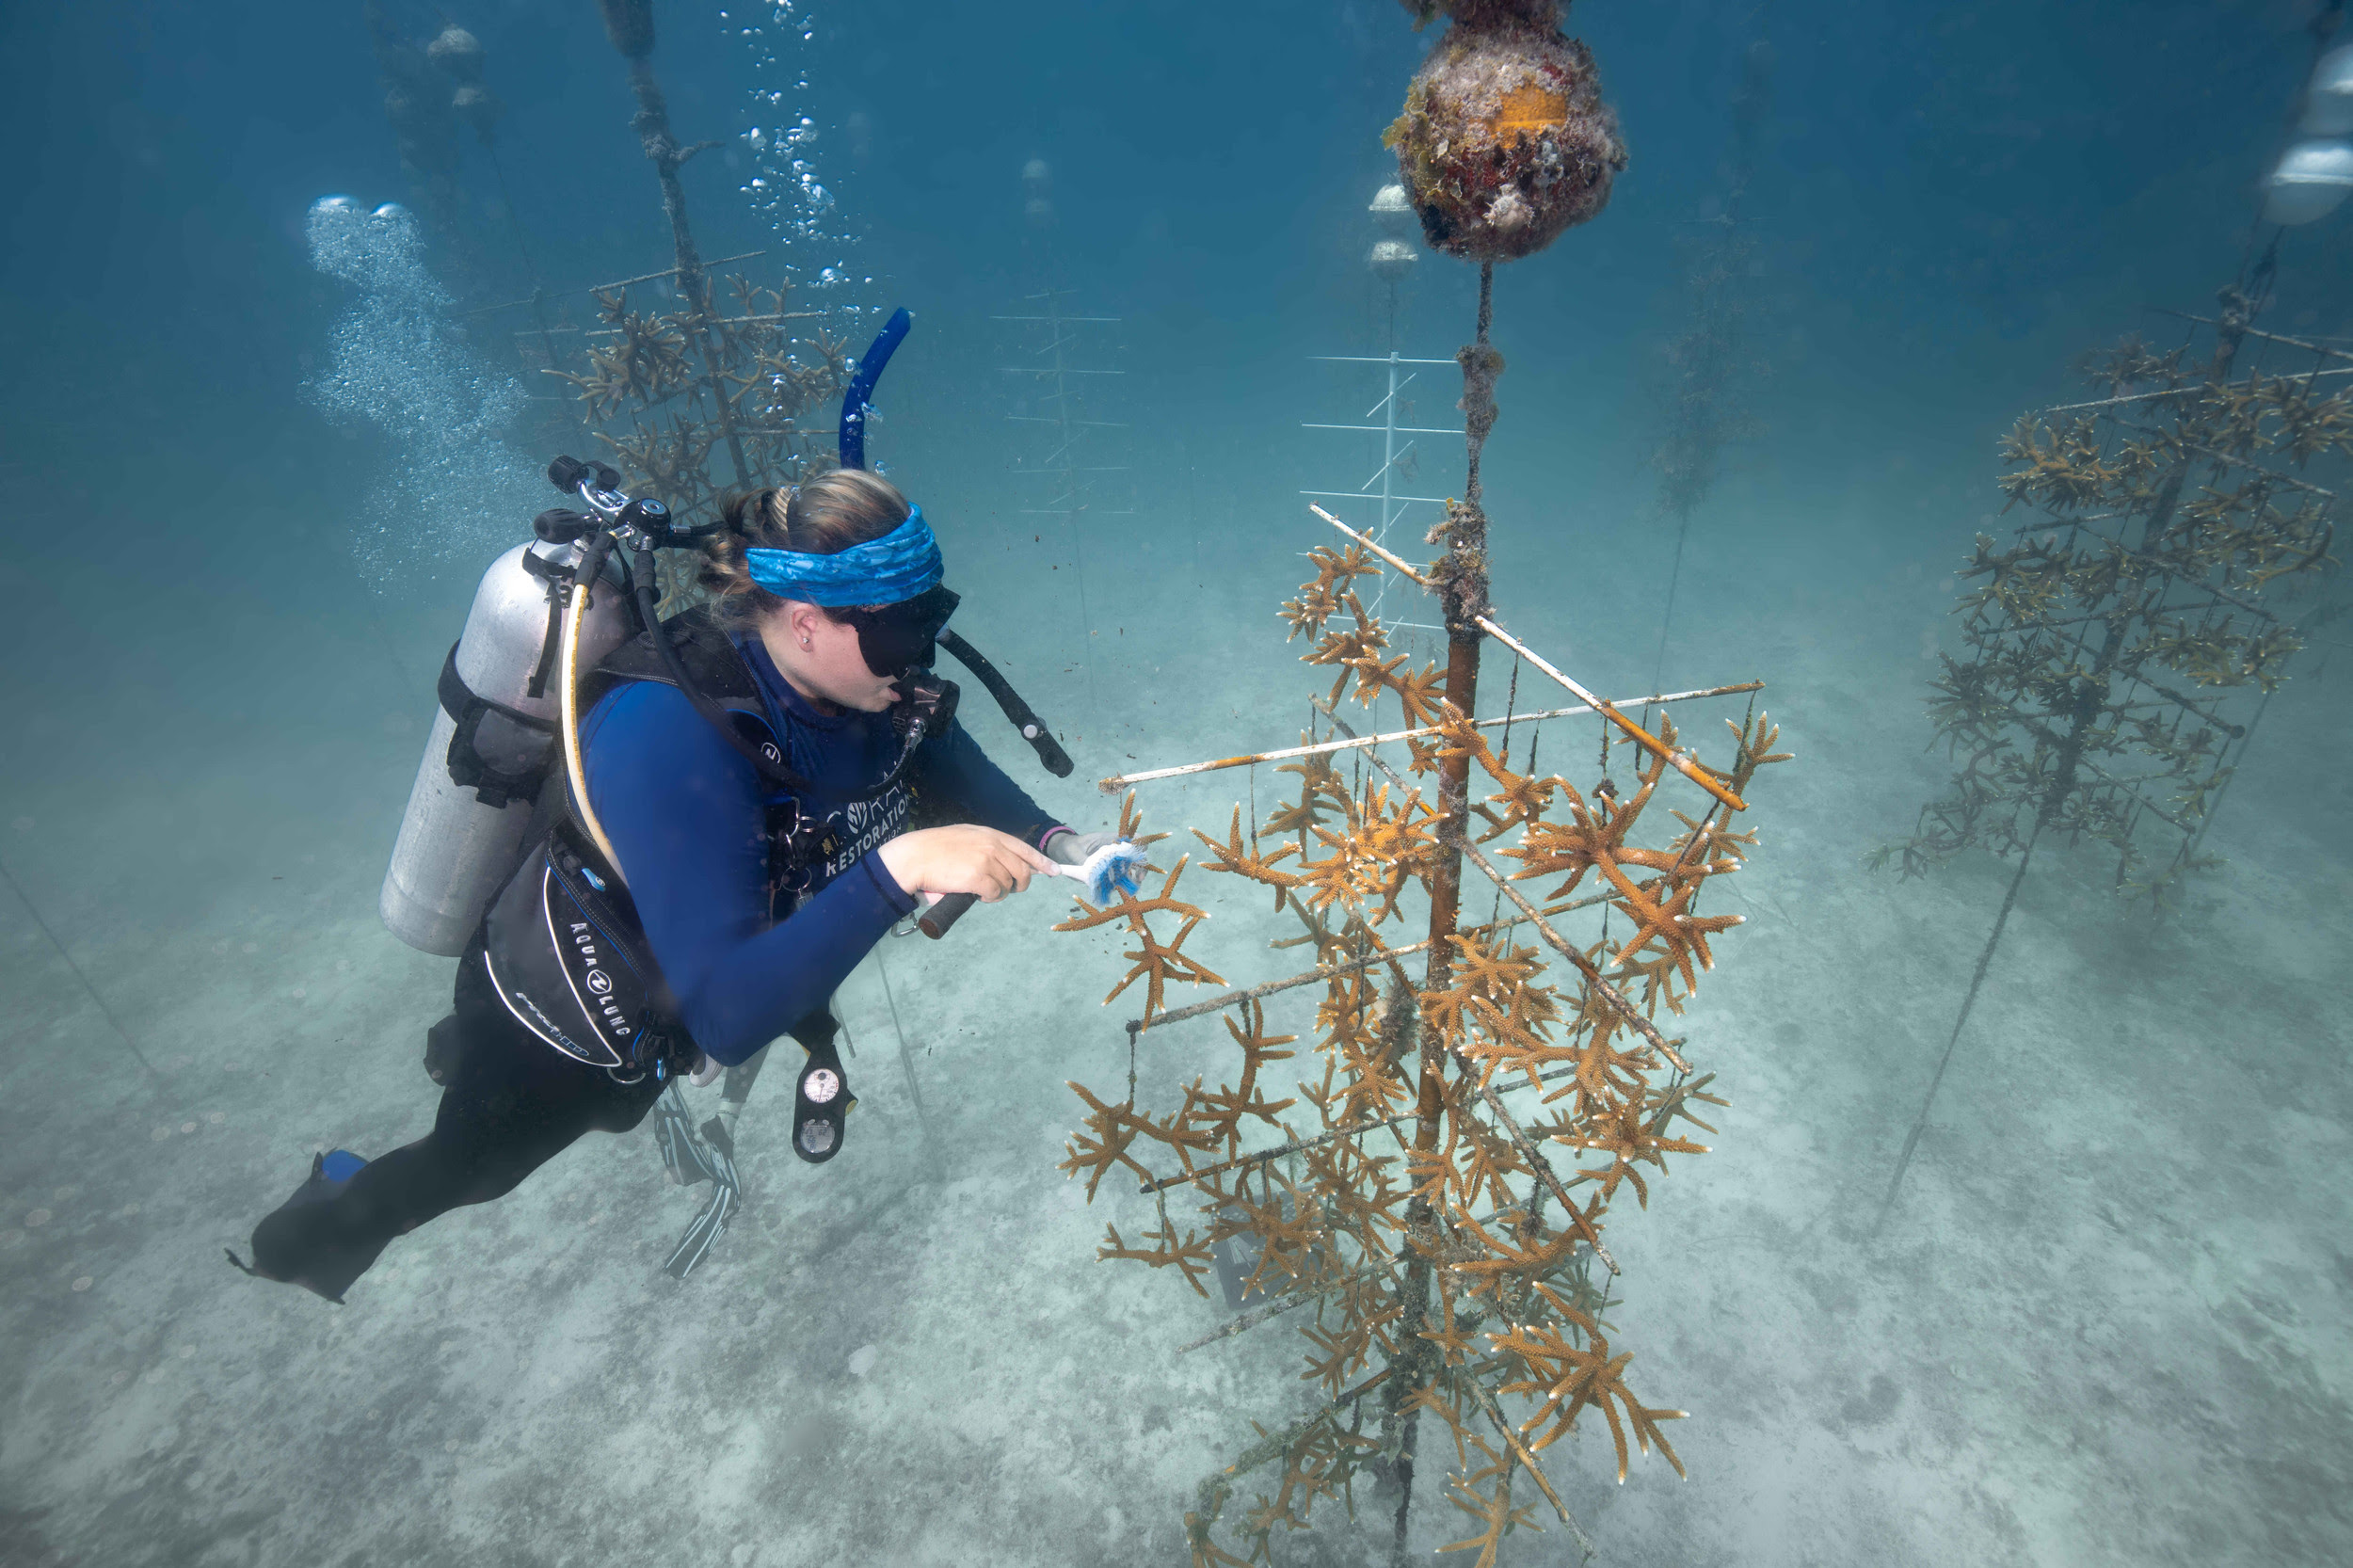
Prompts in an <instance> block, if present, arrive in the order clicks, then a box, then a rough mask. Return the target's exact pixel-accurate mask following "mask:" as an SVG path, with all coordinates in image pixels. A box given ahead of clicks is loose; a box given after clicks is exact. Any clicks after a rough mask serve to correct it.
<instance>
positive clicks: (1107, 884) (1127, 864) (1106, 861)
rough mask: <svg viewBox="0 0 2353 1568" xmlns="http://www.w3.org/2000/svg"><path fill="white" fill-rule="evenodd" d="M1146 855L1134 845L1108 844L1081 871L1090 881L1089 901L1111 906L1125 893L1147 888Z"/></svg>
mask: <svg viewBox="0 0 2353 1568" xmlns="http://www.w3.org/2000/svg"><path fill="white" fill-rule="evenodd" d="M1079 874H1080V876H1082V877H1084V878H1085V879H1086V885H1087V897H1088V898H1090V899H1092V900H1094V901H1095V902H1096V904H1109V903H1111V901H1112V899H1114V898H1116V897H1117V896H1118V895H1120V894H1121V893H1132V892H1134V891H1135V890H1136V889H1137V888H1140V887H1142V886H1143V885H1144V851H1143V850H1141V849H1139V848H1138V847H1136V846H1135V845H1134V844H1130V843H1116V844H1105V845H1104V846H1103V847H1102V848H1101V849H1098V850H1096V852H1095V853H1094V854H1093V855H1090V856H1087V857H1086V864H1084V865H1082V866H1080V868H1079Z"/></svg>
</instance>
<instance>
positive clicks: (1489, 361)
mask: <svg viewBox="0 0 2353 1568" xmlns="http://www.w3.org/2000/svg"><path fill="white" fill-rule="evenodd" d="M1495 277H1496V269H1495V264H1494V263H1493V262H1489V263H1486V264H1483V265H1481V267H1480V269H1479V337H1478V341H1477V342H1476V343H1474V344H1471V345H1470V346H1469V347H1467V348H1465V349H1464V350H1463V351H1462V352H1461V353H1460V354H1458V355H1456V356H1455V357H1456V358H1457V359H1458V360H1461V361H1462V365H1463V409H1464V417H1463V434H1464V442H1463V444H1464V448H1465V453H1466V454H1467V458H1468V461H1467V463H1466V466H1465V477H1464V483H1463V500H1462V502H1461V503H1460V504H1457V505H1454V506H1451V507H1449V508H1448V512H1447V532H1446V540H1447V558H1446V560H1445V561H1444V562H1443V563H1442V564H1441V566H1440V568H1439V569H1440V570H1441V571H1442V572H1443V574H1444V583H1443V586H1442V589H1441V592H1440V598H1441V601H1442V602H1443V603H1444V604H1445V606H1446V630H1447V669H1446V700H1447V702H1448V704H1449V706H1451V707H1452V708H1453V709H1454V710H1455V711H1456V712H1460V713H1462V714H1464V715H1465V716H1466V717H1467V716H1469V715H1471V714H1473V713H1476V712H1478V701H1479V650H1480V639H1481V632H1480V629H1479V627H1478V625H1477V620H1478V617H1479V616H1483V615H1486V614H1487V613H1488V608H1487V587H1488V583H1487V514H1486V513H1485V511H1483V510H1482V509H1481V505H1480V493H1481V486H1480V479H1479V458H1480V449H1481V447H1482V446H1484V445H1485V444H1486V440H1487V432H1488V430H1489V429H1490V428H1491V427H1492V426H1493V425H1494V424H1495V416H1496V406H1495V378H1496V375H1497V360H1495V359H1494V358H1493V353H1492V350H1491V349H1490V348H1489V346H1488V343H1487V329H1488V327H1489V324H1490V322H1491V321H1492V319H1493V316H1494V313H1495ZM1438 804H1439V808H1440V809H1441V810H1442V811H1443V813H1444V815H1445V825H1444V826H1443V827H1442V828H1441V829H1440V830H1439V834H1438V841H1439V843H1440V844H1441V845H1443V846H1444V848H1443V850H1442V852H1441V853H1440V855H1439V857H1438V861H1437V864H1436V866H1435V867H1434V868H1433V871H1432V873H1431V878H1430V958H1429V966H1430V967H1429V970H1428V975H1427V978H1426V980H1425V981H1424V982H1423V985H1422V990H1423V992H1424V993H1425V994H1427V993H1430V992H1434V991H1444V990H1446V989H1448V988H1449V986H1450V985H1452V984H1453V960H1454V953H1453V951H1452V944H1451V943H1449V941H1448V938H1449V937H1450V936H1453V935H1454V933H1455V929H1456V925H1457V916H1458V914H1459V913H1460V910H1461V906H1462V897H1463V849H1462V846H1463V844H1464V843H1465V841H1466V840H1467V839H1468V837H1469V829H1470V758H1469V756H1468V755H1467V754H1465V755H1463V756H1458V757H1453V758H1449V760H1446V761H1444V762H1442V763H1440V764H1439V769H1438ZM1445 1061H1446V1043H1445V1041H1444V1040H1442V1039H1441V1038H1439V1036H1438V1033H1437V1032H1436V1031H1434V1030H1432V1029H1430V1028H1427V1027H1424V1028H1423V1029H1422V1030H1421V1059H1420V1074H1419V1078H1420V1082H1419V1093H1418V1096H1417V1102H1416V1110H1417V1112H1418V1115H1419V1119H1418V1121H1417V1124H1416V1126H1415V1129H1414V1148H1415V1150H1416V1152H1417V1153H1419V1154H1422V1155H1429V1154H1432V1153H1433V1152H1434V1151H1435V1150H1436V1149H1437V1147H1438V1140H1439V1137H1440V1135H1441V1133H1442V1132H1443V1130H1444V1119H1445V1110H1446V1094H1445V1082H1444V1070H1445ZM1405 1214H1406V1229H1407V1231H1408V1232H1409V1233H1410V1232H1413V1231H1417V1230H1422V1229H1425V1228H1426V1227H1428V1226H1431V1225H1433V1224H1435V1223H1436V1216H1437V1211H1436V1209H1435V1208H1433V1206H1432V1204H1431V1203H1430V1201H1429V1200H1428V1199H1427V1198H1418V1197H1417V1198H1416V1199H1414V1200H1413V1201H1412V1202H1411V1203H1410V1204H1408V1205H1407V1206H1406V1210H1405ZM1430 1285H1431V1280H1430V1260H1429V1258H1428V1257H1427V1256H1424V1255H1423V1254H1422V1253H1420V1252H1418V1251H1417V1252H1416V1253H1415V1254H1414V1256H1413V1258H1412V1260H1411V1261H1410V1262H1408V1263H1407V1265H1406V1268H1405V1293H1404V1300H1403V1302H1402V1304H1401V1305H1402V1307H1403V1311H1402V1314H1401V1319H1400V1321H1399V1324H1398V1331H1397V1339H1398V1343H1399V1345H1400V1346H1401V1347H1402V1348H1401V1350H1400V1352H1399V1353H1398V1355H1397V1357H1396V1358H1395V1360H1394V1361H1393V1362H1392V1363H1391V1365H1392V1366H1393V1367H1395V1368H1397V1371H1396V1373H1395V1374H1393V1375H1392V1376H1391V1378H1390V1380H1389V1389H1388V1398H1387V1400H1386V1401H1385V1405H1384V1408H1383V1411H1382V1417H1383V1427H1384V1432H1385V1434H1386V1432H1387V1430H1388V1428H1389V1427H1390V1425H1391V1423H1397V1424H1398V1430H1397V1434H1396V1437H1395V1439H1394V1441H1395V1443H1396V1448H1395V1449H1394V1452H1395V1453H1396V1456H1397V1457H1396V1460H1395V1462H1394V1463H1395V1464H1396V1467H1397V1472H1396V1473H1397V1479H1398V1484H1399V1489H1400V1493H1401V1496H1399V1498H1398V1504H1397V1524H1396V1535H1395V1538H1394V1540H1393V1542H1392V1546H1391V1552H1392V1556H1391V1560H1392V1562H1394V1563H1400V1564H1401V1563H1402V1562H1403V1561H1404V1559H1405V1530H1406V1522H1407V1516H1408V1513H1409V1512H1410V1511H1411V1509H1412V1507H1413V1502H1414V1454H1415V1448H1416V1439H1417V1432H1418V1422H1417V1416H1418V1415H1419V1411H1418V1410H1403V1409H1401V1405H1402V1402H1403V1400H1404V1399H1405V1398H1406V1397H1407V1396H1408V1395H1409V1394H1411V1393H1413V1392H1416V1391H1417V1389H1418V1387H1419V1386H1420V1385H1421V1384H1423V1382H1424V1380H1425V1378H1426V1376H1427V1375H1428V1369H1429V1367H1430V1360H1429V1352H1430V1345H1429V1342H1428V1341H1427V1340H1424V1339H1422V1338H1421V1337H1420V1335H1421V1326H1422V1323H1423V1322H1424V1321H1425V1320H1426V1319H1427V1316H1428V1313H1429V1309H1430Z"/></svg>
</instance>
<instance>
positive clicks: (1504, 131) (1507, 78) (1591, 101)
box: [1381, 0, 1625, 262]
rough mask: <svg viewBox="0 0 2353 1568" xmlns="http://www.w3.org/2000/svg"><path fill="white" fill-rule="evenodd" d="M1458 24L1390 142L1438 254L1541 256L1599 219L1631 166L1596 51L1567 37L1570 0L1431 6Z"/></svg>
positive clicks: (1417, 75)
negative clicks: (1565, 1)
mask: <svg viewBox="0 0 2353 1568" xmlns="http://www.w3.org/2000/svg"><path fill="white" fill-rule="evenodd" d="M1414 8H1416V9H1417V10H1418V11H1419V12H1420V15H1421V20H1422V21H1424V22H1427V21H1428V20H1430V19H1431V18H1432V17H1434V16H1436V15H1437V14H1438V13H1439V12H1440V11H1444V12H1446V13H1447V14H1448V15H1449V16H1450V17H1451V18H1452V22H1451V24H1450V25H1449V26H1448V28H1447V30H1446V34H1445V36H1444V37H1442V38H1440V39H1439V40H1438V41H1437V43H1436V44H1435V45H1434V46H1433V48H1432V49H1431V51H1430V56H1429V58H1427V59H1425V60H1424V61H1422V64H1421V69H1420V70H1418V71H1417V72H1414V79H1413V82H1412V84H1411V85H1410V86H1409V87H1408V88H1406V92H1405V112H1404V113H1403V114H1401V115H1400V116H1399V117H1398V118H1397V120H1396V121H1395V123H1393V124H1391V125H1390V127H1389V128H1388V131H1387V132H1386V134H1385V135H1384V136H1382V138H1381V139H1382V144H1383V145H1384V146H1386V147H1389V148H1393V149H1395V150H1396V152H1397V165H1398V175H1399V179H1400V181H1401V184H1403V185H1404V188H1405V197H1406V200H1409V201H1410V202H1411V203H1412V204H1413V208H1414V212H1415V215H1416V216H1418V217H1419V218H1420V220H1421V230H1422V236H1423V238H1425V239H1427V240H1428V241H1429V242H1430V244H1431V245H1432V246H1433V248H1436V249H1440V250H1444V251H1446V252H1448V253H1449V255H1455V256H1461V257H1463V258H1465V259H1466V260H1469V261H1475V262H1508V261H1513V260H1515V259H1517V258H1519V257H1521V256H1532V255H1534V254H1535V253H1536V252H1537V251H1539V250H1542V249H1543V248H1545V247H1546V246H1548V245H1550V244H1551V243H1552V242H1553V241H1554V240H1556V239H1559V238H1560V237H1561V234H1562V233H1563V232H1566V231H1568V230H1569V229H1572V228H1574V227H1575V226H1577V224H1580V223H1583V222H1585V221H1586V220H1587V219H1589V218H1591V217H1593V216H1594V215H1595V214H1597V213H1599V212H1600V211H1601V210H1602V208H1603V207H1605V206H1607V205H1609V186H1610V182H1611V181H1612V180H1613V179H1614V178H1615V177H1616V175H1617V173H1618V171H1619V170H1620V169H1622V168H1625V143H1624V142H1623V141H1621V140H1620V139H1619V137H1618V120H1617V116H1616V115H1615V114H1613V113H1611V112H1610V109H1609V105H1608V104H1604V103H1603V102H1602V101H1601V84H1600V79H1599V77H1598V75H1597V74H1596V72H1595V71H1594V68H1593V53H1592V52H1591V51H1590V50H1588V49H1587V48H1586V47H1585V45H1584V44H1582V43H1580V42H1579V41H1577V40H1575V39H1572V38H1569V37H1567V36H1565V35H1564V34H1562V32H1561V6H1560V4H1559V3H1558V0H1425V3H1424V4H1421V5H1419V6H1416V7H1414Z"/></svg>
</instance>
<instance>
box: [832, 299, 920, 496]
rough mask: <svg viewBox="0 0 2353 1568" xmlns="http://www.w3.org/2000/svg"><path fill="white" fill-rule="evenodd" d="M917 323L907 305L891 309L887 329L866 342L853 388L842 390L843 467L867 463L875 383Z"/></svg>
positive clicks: (885, 326)
mask: <svg viewBox="0 0 2353 1568" xmlns="http://www.w3.org/2000/svg"><path fill="white" fill-rule="evenodd" d="M914 325H915V317H914V316H913V315H911V314H909V313H908V312H907V308H906V307H905V306H904V305H902V306H900V307H899V308H898V309H897V310H895V311H893V312H890V319H889V320H888V321H886V322H884V323H883V329H882V330H881V331H879V332H877V333H875V334H874V341H873V342H872V343H870V344H867V345H866V354H865V357H864V358H862V359H860V360H858V362H857V374H856V375H855V376H851V377H850V390H849V391H848V392H843V393H842V394H841V432H840V450H841V466H842V467H843V468H864V467H865V466H866V416H867V414H868V412H869V411H871V410H872V408H873V406H874V383H875V382H877V381H879V380H881V379H882V373H883V371H884V369H885V368H886V367H888V365H889V363H890V356H892V355H893V354H896V353H897V352H898V351H899V344H901V343H902V342H903V341H904V339H905V337H906V335H907V328H910V327H912V326H914Z"/></svg>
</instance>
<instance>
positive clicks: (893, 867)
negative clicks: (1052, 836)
mask: <svg viewBox="0 0 2353 1568" xmlns="http://www.w3.org/2000/svg"><path fill="white" fill-rule="evenodd" d="M874 853H875V854H876V855H877V856H880V857H881V859H882V863H883V870H885V871H887V872H889V873H890V875H891V878H892V880H894V881H896V882H897V883H898V884H899V886H900V887H901V888H904V889H906V890H907V891H908V892H910V893H917V892H922V893H970V894H971V895H972V896H973V897H975V898H978V899H981V900H983V901H984V902H986V903H989V904H994V903H996V902H997V901H998V900H999V899H1000V898H1003V897H1004V896H1005V895H1006V894H1007V893H1017V892H1020V891H1022V890H1023V889H1024V888H1028V887H1029V885H1030V878H1031V877H1032V876H1050V875H1052V874H1053V871H1054V865H1053V862H1052V861H1050V860H1048V859H1047V858H1046V856H1043V855H1040V854H1039V853H1038V852H1037V851H1036V850H1033V849H1032V848H1031V847H1030V846H1029V845H1027V844H1025V843H1023V842H1022V841H1021V840H1018V839H1016V838H1015V837H1014V836H1013V835H1012V834H1010V833H1000V832H998V831H997V830H996V829H995V828H993V827H975V826H971V825H963V826H957V827H926V828H923V829H922V830H920V832H915V833H902V834H900V835H899V836H898V837H897V838H895V839H893V840H890V841H889V842H888V843H887V844H885V845H883V846H882V848H880V849H878V850H876V851H875V852H874Z"/></svg>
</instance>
